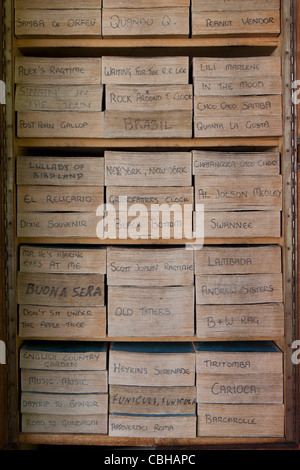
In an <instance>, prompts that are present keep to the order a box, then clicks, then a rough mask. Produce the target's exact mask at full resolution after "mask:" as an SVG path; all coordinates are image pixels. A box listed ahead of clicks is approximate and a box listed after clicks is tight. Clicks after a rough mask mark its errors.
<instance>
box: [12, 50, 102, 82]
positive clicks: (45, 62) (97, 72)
mask: <svg viewBox="0 0 300 470" xmlns="http://www.w3.org/2000/svg"><path fill="white" fill-rule="evenodd" d="M101 77H102V60H101V58H98V57H93V58H91V57H84V58H82V57H76V58H72V57H27V56H17V57H16V58H15V77H14V79H15V83H23V84H28V85H100V84H101Z"/></svg>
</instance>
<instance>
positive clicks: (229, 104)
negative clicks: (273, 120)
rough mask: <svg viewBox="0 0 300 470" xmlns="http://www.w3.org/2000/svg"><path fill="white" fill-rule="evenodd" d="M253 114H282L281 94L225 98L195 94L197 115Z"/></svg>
mask: <svg viewBox="0 0 300 470" xmlns="http://www.w3.org/2000/svg"><path fill="white" fill-rule="evenodd" d="M204 114H205V115H206V116H215V115H220V114H222V116H237V115H239V116H245V115H246V116H251V115H253V114H255V115H256V116H259V115H261V114H262V115H264V116H267V115H270V116H271V115H272V114H275V115H276V114H279V115H281V114H282V105H281V96H280V95H266V96H252V97H249V96H247V97H242V96H235V97H233V98H232V97H229V98H224V97H221V96H209V97H207V96H195V98H194V115H195V116H203V115H204Z"/></svg>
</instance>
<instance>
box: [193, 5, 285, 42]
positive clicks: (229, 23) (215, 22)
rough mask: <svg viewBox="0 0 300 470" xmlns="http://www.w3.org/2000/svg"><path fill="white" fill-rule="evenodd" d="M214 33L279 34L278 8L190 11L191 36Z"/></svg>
mask: <svg viewBox="0 0 300 470" xmlns="http://www.w3.org/2000/svg"><path fill="white" fill-rule="evenodd" d="M216 34H275V35H279V34H280V12H279V10H256V11H242V12H241V11H230V12H215V11H214V10H212V11H210V12H205V13H204V12H198V11H193V12H192V37H195V36H201V35H204V36H205V35H208V36H209V35H216Z"/></svg>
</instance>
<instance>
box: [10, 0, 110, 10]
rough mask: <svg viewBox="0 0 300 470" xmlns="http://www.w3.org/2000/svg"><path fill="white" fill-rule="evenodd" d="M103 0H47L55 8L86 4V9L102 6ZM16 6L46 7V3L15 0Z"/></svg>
mask: <svg viewBox="0 0 300 470" xmlns="http://www.w3.org/2000/svg"><path fill="white" fill-rule="evenodd" d="M102 1H103V0H84V4H83V3H82V0H68V2H66V3H62V2H61V1H60V0H49V1H48V2H47V7H48V8H51V9H54V10H56V9H57V10H59V9H62V10H66V9H71V10H73V9H74V10H75V9H76V10H81V9H82V8H83V5H84V9H94V8H101V7H102ZM14 6H15V8H16V9H18V8H20V9H27V8H28V9H44V8H45V4H44V2H41V0H14Z"/></svg>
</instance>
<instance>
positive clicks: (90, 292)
mask: <svg viewBox="0 0 300 470" xmlns="http://www.w3.org/2000/svg"><path fill="white" fill-rule="evenodd" d="M18 303H19V304H24V305H47V306H58V307H63V306H68V307H69V306H72V307H79V306H82V307H102V306H104V305H105V289H104V275H103V274H82V275H81V274H49V273H24V272H19V273H18Z"/></svg>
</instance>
